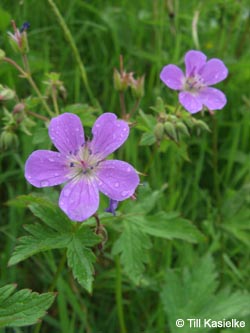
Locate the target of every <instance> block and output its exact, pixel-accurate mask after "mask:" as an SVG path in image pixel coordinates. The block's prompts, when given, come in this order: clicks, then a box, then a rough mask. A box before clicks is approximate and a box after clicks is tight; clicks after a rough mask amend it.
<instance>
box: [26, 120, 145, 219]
mask: <svg viewBox="0 0 250 333" xmlns="http://www.w3.org/2000/svg"><path fill="white" fill-rule="evenodd" d="M92 134H93V139H92V141H85V138H84V130H83V127H82V124H81V121H80V118H79V117H78V116H76V115H74V114H71V113H64V114H62V115H60V116H58V117H55V118H53V119H52V120H51V122H50V125H49V136H50V138H51V140H52V142H53V144H54V145H55V147H56V148H57V149H58V151H59V152H55V151H49V150H37V151H34V152H33V153H32V154H31V155H30V156H29V158H28V160H27V161H26V165H25V178H26V179H27V180H28V182H30V183H31V184H32V185H34V186H35V187H46V186H55V185H59V184H62V183H64V182H66V185H65V186H64V188H63V189H62V192H61V194H60V198H59V206H60V208H61V209H62V210H63V211H64V212H65V213H66V214H67V215H68V216H69V217H70V218H71V219H72V220H74V221H83V220H86V219H87V218H89V217H90V216H91V215H93V214H94V213H95V212H96V211H97V209H98V206H99V191H100V192H102V193H104V194H105V195H106V196H108V197H109V198H110V199H112V200H117V201H122V200H125V199H127V198H129V197H130V196H132V195H133V194H134V191H135V189H136V187H137V186H138V184H139V176H138V174H137V172H136V170H135V169H134V168H133V167H132V166H131V165H130V164H128V163H126V162H123V161H119V160H107V159H106V157H107V156H108V155H109V154H111V153H112V152H114V151H115V150H116V149H117V148H119V147H120V146H121V145H122V144H123V143H124V142H125V141H126V140H127V138H128V135H129V126H128V124H127V123H126V122H125V121H123V120H118V119H117V117H116V115H115V114H113V113H104V114H102V115H101V116H100V117H99V118H98V119H97V120H96V122H95V124H94V126H93V128H92Z"/></svg>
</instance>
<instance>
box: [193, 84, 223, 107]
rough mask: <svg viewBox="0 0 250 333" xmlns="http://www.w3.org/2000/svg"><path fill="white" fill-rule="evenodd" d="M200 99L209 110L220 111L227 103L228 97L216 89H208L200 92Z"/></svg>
mask: <svg viewBox="0 0 250 333" xmlns="http://www.w3.org/2000/svg"><path fill="white" fill-rule="evenodd" d="M199 99H200V101H201V102H202V104H204V105H205V106H206V107H207V108H208V109H210V110H220V109H222V108H223V107H224V106H225V104H226V103H227V99H226V96H225V95H224V94H223V92H221V91H220V90H218V89H216V88H211V87H206V88H204V89H203V90H201V91H200V92H199Z"/></svg>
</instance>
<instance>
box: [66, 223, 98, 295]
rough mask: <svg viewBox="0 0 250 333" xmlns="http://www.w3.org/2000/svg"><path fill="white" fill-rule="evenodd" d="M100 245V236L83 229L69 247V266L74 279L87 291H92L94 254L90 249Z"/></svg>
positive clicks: (74, 237)
mask: <svg viewBox="0 0 250 333" xmlns="http://www.w3.org/2000/svg"><path fill="white" fill-rule="evenodd" d="M98 243H100V238H99V236H97V235H95V234H94V233H93V232H91V230H90V229H88V228H85V227H82V228H81V229H80V230H79V232H78V233H76V234H75V235H74V236H73V238H72V240H71V242H70V243H69V244H68V247H67V259H68V265H69V266H70V267H71V269H72V272H73V275H74V277H75V278H76V279H77V280H78V282H79V283H80V284H81V286H83V287H84V288H85V289H86V290H87V291H89V292H91V291H92V282H93V272H94V267H93V263H94V262H95V259H96V257H95V255H94V253H93V252H92V251H91V250H90V249H89V248H88V247H89V246H93V245H96V244H98Z"/></svg>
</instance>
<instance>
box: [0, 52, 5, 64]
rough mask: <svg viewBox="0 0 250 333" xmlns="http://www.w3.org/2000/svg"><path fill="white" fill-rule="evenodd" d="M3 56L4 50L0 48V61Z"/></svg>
mask: <svg viewBox="0 0 250 333" xmlns="http://www.w3.org/2000/svg"><path fill="white" fill-rule="evenodd" d="M4 57H5V52H4V50H2V49H0V61H1V60H2V59H3V58H4Z"/></svg>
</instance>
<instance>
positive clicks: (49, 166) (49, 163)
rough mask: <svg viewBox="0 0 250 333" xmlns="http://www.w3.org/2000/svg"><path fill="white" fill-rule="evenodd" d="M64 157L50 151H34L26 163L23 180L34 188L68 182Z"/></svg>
mask: <svg viewBox="0 0 250 333" xmlns="http://www.w3.org/2000/svg"><path fill="white" fill-rule="evenodd" d="M67 174H68V167H67V165H66V160H65V157H64V156H63V155H62V154H60V153H58V152H54V151H50V150H36V151H34V152H33V153H32V154H31V155H30V156H29V158H28V159H27V161H26V164H25V178H26V179H27V181H28V182H29V183H30V184H32V185H33V186H35V187H47V186H55V185H59V184H62V183H64V182H65V181H67V180H68V177H67Z"/></svg>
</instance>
